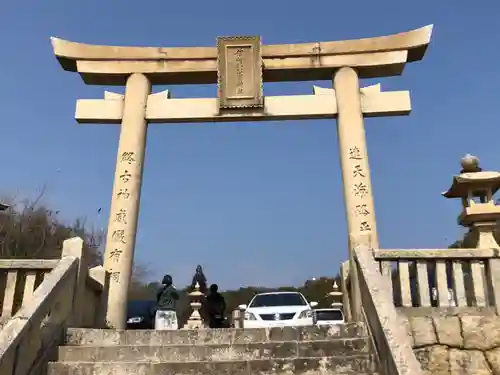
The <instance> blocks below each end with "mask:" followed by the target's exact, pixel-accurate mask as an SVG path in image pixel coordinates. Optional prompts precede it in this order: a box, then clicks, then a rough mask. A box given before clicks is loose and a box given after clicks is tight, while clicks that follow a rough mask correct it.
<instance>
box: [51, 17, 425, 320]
mask: <svg viewBox="0 0 500 375" xmlns="http://www.w3.org/2000/svg"><path fill="white" fill-rule="evenodd" d="M431 33H432V25H431V26H426V27H423V28H420V29H416V30H412V31H409V32H405V33H400V34H396V35H390V36H382V37H376V38H366V39H359V40H347V41H335V42H318V43H304V44H284V45H261V41H260V37H255V36H250V37H245V36H242V37H222V38H218V40H217V47H189V48H163V47H113V46H99V45H89V44H80V43H74V42H70V41H66V40H62V39H58V38H52V45H53V49H54V54H55V55H56V57H57V58H58V60H59V62H60V64H61V66H62V67H63V69H64V70H67V71H70V72H78V73H79V74H80V76H81V77H82V78H83V80H84V82H85V83H87V84H90V85H115V86H123V85H124V86H125V95H121V94H115V93H111V92H105V93H104V99H79V100H78V101H77V104H76V120H77V121H78V122H79V123H110V124H121V133H120V141H119V146H118V155H117V162H116V171H115V179H114V186H113V196H112V199H111V211H110V217H109V225H108V232H107V233H108V235H107V240H106V250H105V268H106V271H107V272H108V273H109V276H110V290H109V298H108V310H107V321H108V324H109V325H110V326H112V327H116V328H124V327H125V318H126V301H127V293H128V288H129V282H130V276H131V270H132V260H133V255H134V246H135V238H136V231H137V219H138V213H139V204H140V194H141V183H142V171H143V167H144V153H145V152H144V151H145V146H146V133H147V127H148V123H194V122H229V121H231V122H234V121H266V120H288V119H290V120H297V119H326V118H328V119H333V118H337V124H338V135H339V136H338V138H339V140H338V141H339V150H340V161H341V166H342V179H343V184H344V197H345V205H346V216H347V223H348V231H349V254H350V255H349V259H350V260H351V267H350V274H351V276H352V277H351V280H352V283H351V286H350V288H351V290H350V297H351V309H352V311H360V309H359V307H360V306H359V305H360V300H359V292H358V284H357V277H356V269H355V268H354V267H353V264H352V263H353V262H352V259H353V258H352V257H353V255H352V254H353V253H352V248H353V244H354V243H359V242H362V241H367V240H369V241H370V242H371V246H372V247H373V248H378V236H377V228H376V221H375V212H374V204H373V195H372V187H371V179H370V169H369V164H368V154H367V148H366V138H365V128H364V121H363V118H364V117H376V116H398V115H407V114H409V112H410V110H411V104H410V95H409V92H408V91H398V92H382V91H381V88H380V85H374V86H370V87H366V88H361V89H360V87H359V80H360V79H361V78H374V77H387V76H396V75H400V74H401V73H402V72H403V68H404V67H405V64H406V63H407V62H414V61H418V60H421V59H422V58H423V56H424V54H425V51H426V49H427V46H428V44H429V42H430V38H431ZM311 80H333V89H328V88H326V89H325V88H318V87H315V88H314V93H313V94H312V95H292V96H269V97H265V96H264V95H263V82H279V81H311ZM213 83H218V97H217V98H213V99H212V98H207V99H205V98H202V99H199V98H196V99H181V98H179V99H172V98H171V97H170V93H169V92H168V91H164V92H160V93H155V94H153V93H152V91H151V90H152V85H176V84H213ZM354 318H356V317H354Z"/></svg>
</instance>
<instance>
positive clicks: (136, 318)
mask: <svg viewBox="0 0 500 375" xmlns="http://www.w3.org/2000/svg"><path fill="white" fill-rule="evenodd" d="M143 320H144V317H142V316H133V317H132V318H128V319H127V323H130V324H134V323H136V324H137V323H140V322H142V321H143Z"/></svg>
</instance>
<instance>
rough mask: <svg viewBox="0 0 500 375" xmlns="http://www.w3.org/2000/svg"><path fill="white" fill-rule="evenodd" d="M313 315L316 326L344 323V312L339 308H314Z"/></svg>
mask: <svg viewBox="0 0 500 375" xmlns="http://www.w3.org/2000/svg"><path fill="white" fill-rule="evenodd" d="M314 315H315V320H316V324H317V325H318V326H328V325H332V324H344V323H345V318H344V313H343V312H342V310H341V309H335V308H333V309H332V308H330V309H316V310H314Z"/></svg>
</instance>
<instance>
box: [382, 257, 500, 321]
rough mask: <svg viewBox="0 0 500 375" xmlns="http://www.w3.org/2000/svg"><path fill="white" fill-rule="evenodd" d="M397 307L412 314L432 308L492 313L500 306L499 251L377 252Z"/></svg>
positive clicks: (422, 312)
mask: <svg viewBox="0 0 500 375" xmlns="http://www.w3.org/2000/svg"><path fill="white" fill-rule="evenodd" d="M374 257H375V260H376V261H377V262H378V263H379V266H380V271H381V272H382V274H383V275H384V276H386V278H388V279H389V280H390V281H391V282H390V283H389V288H390V289H389V290H390V291H391V292H392V295H393V301H394V304H395V306H396V307H398V308H402V309H403V310H404V311H405V312H407V313H411V314H424V315H425V314H427V313H428V312H429V308H434V309H435V308H447V309H449V308H460V310H464V309H465V310H466V309H467V308H472V309H476V310H477V309H493V310H494V311H496V312H498V309H499V307H500V306H499V305H500V264H499V262H500V256H499V251H498V250H497V249H444V250H377V251H375V252H374Z"/></svg>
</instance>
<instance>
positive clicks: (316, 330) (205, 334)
mask: <svg viewBox="0 0 500 375" xmlns="http://www.w3.org/2000/svg"><path fill="white" fill-rule="evenodd" d="M58 354H59V355H58V362H51V363H49V367H48V373H47V375H219V374H223V375H259V374H261V375H290V374H294V375H316V374H317V375H340V374H342V375H363V374H365V375H369V374H373V372H372V370H373V362H372V358H371V355H370V348H369V340H368V337H367V332H366V329H365V327H364V325H363V324H354V323H350V324H344V325H332V326H324V327H316V326H314V327H295V328H292V327H286V328H270V329H216V330H211V329H204V330H177V331H154V330H129V331H126V330H111V329H107V330H104V329H68V331H67V332H66V343H65V345H64V346H62V347H60V348H59V350H58Z"/></svg>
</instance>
